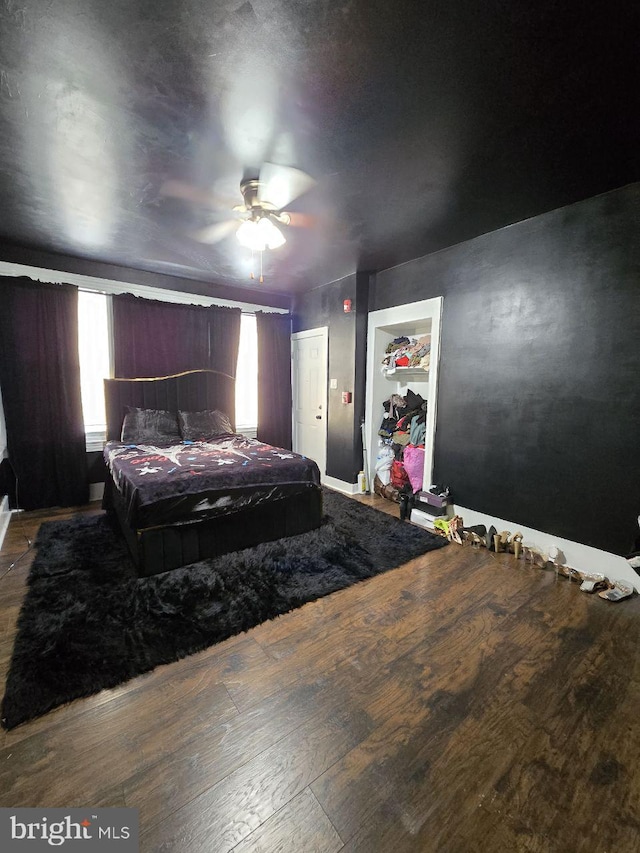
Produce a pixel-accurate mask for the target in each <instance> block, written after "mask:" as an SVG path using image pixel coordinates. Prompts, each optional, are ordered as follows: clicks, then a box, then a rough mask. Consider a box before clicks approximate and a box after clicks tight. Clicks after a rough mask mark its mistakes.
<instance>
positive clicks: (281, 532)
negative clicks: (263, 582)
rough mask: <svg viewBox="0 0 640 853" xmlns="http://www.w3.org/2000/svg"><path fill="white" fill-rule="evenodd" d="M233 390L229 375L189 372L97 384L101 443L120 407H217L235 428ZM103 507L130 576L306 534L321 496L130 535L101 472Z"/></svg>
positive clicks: (112, 430)
mask: <svg viewBox="0 0 640 853" xmlns="http://www.w3.org/2000/svg"><path fill="white" fill-rule="evenodd" d="M235 386H236V383H235V379H234V377H232V376H229V375H228V374H226V373H220V372H219V371H216V370H190V371H187V372H185V373H178V374H175V375H173V376H160V377H155V378H151V379H146V378H145V379H105V380H104V390H105V403H106V411H107V440H119V439H120V431H121V429H122V421H123V419H124V416H125V414H126V412H127V407H128V406H135V407H139V408H144V409H164V410H166V411H169V412H177V411H178V410H180V409H182V410H183V411H193V412H197V411H204V410H211V409H219V410H220V411H223V412H225V413H226V414H228V415H229V417H230V418H231V422H232V425H233V426H234V428H235V423H234V412H235ZM103 506H104V508H105V509H106V510H107V511H109V512H110V513H112V514H114V515H115V516H116V518H117V519H118V523H119V526H120V528H121V530H122V533H123V535H124V537H125V539H126V541H127V545H128V546H129V550H130V552H131V556H132V557H133V560H134V563H135V565H136V568H137V571H138V574H139V575H140V576H148V575H154V574H158V573H160V572H166V571H169V570H171V569H176V568H179V567H180V566H185V565H188V564H189V563H194V562H197V561H198V560H203V559H206V558H208V557H218V556H220V555H221V554H226V553H228V552H230V551H237V550H239V549H241V548H250V547H253V546H254V545H258V544H260V543H261V542H269V541H272V540H274V539H281V538H283V537H286V536H294V535H297V534H298V533H305V532H306V531H308V530H314V529H315V528H316V527H319V526H320V522H321V519H322V492H321V489H320V488H319V487H317V486H314V485H312V484H310V485H309V488H307V489H305V490H304V491H303V492H302V493H298V494H294V495H291V496H289V497H284V498H281V499H280V500H276V501H272V502H271V503H268V504H264V505H261V506H259V507H255V508H253V509H249V510H239V511H238V512H234V513H230V514H229V515H225V516H220V517H217V518H212V519H206V520H197V521H190V520H189V519H188V518H186V519H185V520H184V521H183V522H178V523H175V524H171V525H166V526H163V527H149V528H143V529H138V530H135V529H133V528H131V527H130V526H129V525H128V524H127V522H126V520H125V507H124V502H123V500H122V499H121V497H120V494H119V492H118V490H117V489H116V488H115V486H114V485H113V483H112V480H111V477H110V475H109V474H108V473H107V478H106V483H105V497H104V501H103Z"/></svg>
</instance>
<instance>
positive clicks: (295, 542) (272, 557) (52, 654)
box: [2, 490, 446, 729]
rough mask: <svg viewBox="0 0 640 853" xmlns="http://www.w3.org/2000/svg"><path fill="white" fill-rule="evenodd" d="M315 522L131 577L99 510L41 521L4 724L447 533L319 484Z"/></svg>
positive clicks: (390, 563)
mask: <svg viewBox="0 0 640 853" xmlns="http://www.w3.org/2000/svg"><path fill="white" fill-rule="evenodd" d="M324 511H325V518H324V520H323V524H322V526H321V527H319V528H318V529H317V530H314V531H311V532H310V533H303V534H302V535H300V536H293V537H291V538H289V539H280V540H278V541H276V542H269V543H266V544H264V545H258V546H257V547H255V548H249V549H247V550H246V551H237V552H235V553H233V554H226V555H225V556H222V557H218V558H216V559H211V560H203V561H202V562H199V563H194V564H193V565H191V566H187V567H185V568H182V569H176V570H174V571H172V572H166V573H164V574H160V575H153V576H152V577H146V578H138V577H136V575H135V573H134V570H133V567H132V565H131V562H130V560H129V556H128V552H127V550H126V546H125V544H124V541H123V540H122V539H121V537H120V535H119V534H118V533H117V532H116V531H115V530H114V529H113V528H112V526H111V524H110V521H109V520H108V518H107V517H106V516H85V517H82V516H78V517H76V518H75V519H72V520H71V521H57V522H55V521H54V522H47V523H45V524H43V525H42V527H41V528H40V532H39V534H38V539H37V542H36V546H37V549H38V553H37V555H36V557H35V560H34V562H33V566H32V568H31V572H30V575H29V581H28V583H29V587H28V591H27V595H26V597H25V601H24V604H23V607H22V611H21V614H20V617H19V621H18V633H17V637H16V642H15V648H14V651H13V658H12V661H11V667H10V670H9V675H8V677H7V684H6V692H5V696H4V700H3V703H2V725H3V727H4V728H7V729H11V728H13V727H14V726H17V725H18V724H19V723H23V722H25V721H26V720H29V719H32V718H33V717H37V716H40V715H41V714H44V713H45V712H46V711H49V710H50V709H51V708H55V707H56V706H58V705H61V704H63V703H64V702H69V701H71V700H72V699H77V698H78V697H81V696H89V695H91V694H93V693H97V692H98V691H100V690H102V689H104V688H107V687H114V686H115V685H117V684H120V683H122V682H123V681H127V680H128V679H130V678H133V677H134V676H136V675H140V674H141V673H143V672H148V671H149V670H151V669H153V668H154V667H156V666H158V664H163V663H169V662H171V661H175V660H178V659H179V658H183V657H186V656H187V655H189V654H192V653H193V652H196V651H199V650H200V649H204V648H206V647H207V646H211V645H213V644H214V643H218V642H220V641H222V640H224V639H226V638H227V637H230V636H232V635H233V634H238V633H240V632H242V631H247V630H248V629H249V628H252V627H253V626H254V625H257V624H258V623H260V622H264V621H265V620H267V619H273V618H274V617H275V616H278V615H280V614H282V613H286V612H287V611H288V610H292V609H294V608H296V607H300V606H301V605H303V604H305V603H306V602H308V601H313V600H314V599H316V598H320V597H321V596H323V595H328V594H329V593H332V592H335V591H336V590H338V589H343V588H344V587H347V586H350V585H351V584H353V583H356V582H358V581H362V580H365V579H366V578H370V577H372V576H374V575H377V574H380V573H381V572H386V571H388V570H389V569H393V568H395V567H397V566H399V565H401V564H402V563H404V562H406V561H407V560H410V559H411V558H413V557H416V556H418V555H419V554H423V553H425V552H427V551H431V550H433V549H434V548H439V547H441V546H442V545H445V544H446V540H445V539H442V538H440V537H437V536H434V535H433V534H431V533H429V532H427V531H426V530H422V529H421V528H418V527H416V526H414V525H410V524H407V523H402V522H401V521H400V520H399V519H397V518H393V517H390V516H388V515H386V514H384V513H381V512H378V511H376V510H373V509H370V508H369V507H366V506H363V505H362V504H359V503H357V502H356V501H353V500H350V499H348V498H345V497H343V496H342V495H339V494H337V493H336V492H329V491H327V490H325V491H324Z"/></svg>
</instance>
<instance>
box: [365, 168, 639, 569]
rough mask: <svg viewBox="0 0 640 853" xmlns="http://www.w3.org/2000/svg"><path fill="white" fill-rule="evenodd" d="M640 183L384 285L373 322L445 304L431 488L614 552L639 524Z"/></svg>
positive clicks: (429, 260)
mask: <svg viewBox="0 0 640 853" xmlns="http://www.w3.org/2000/svg"><path fill="white" fill-rule="evenodd" d="M639 214H640V184H633V185H630V186H628V187H624V188H622V189H619V190H614V191H612V192H610V193H606V194H605V195H602V196H597V197H595V198H592V199H589V200H587V201H584V202H580V203H578V204H575V205H571V206H569V207H566V208H562V209H560V210H556V211H553V212H551V213H548V214H544V215H542V216H538V217H536V218H534V219H530V220H528V221H525V222H521V223H518V224H516V225H512V226H510V227H508V228H504V229H502V230H500V231H496V232H494V233H491V234H486V235H484V236H482V237H478V238H476V239H474V240H470V241H468V242H466V243H462V244H460V245H458V246H454V247H452V248H450V249H445V250H443V251H441V252H438V253H435V254H433V255H429V256H426V257H423V258H419V259H417V260H415V261H411V262H409V263H407V264H404V265H402V266H399V267H396V268H393V269H389V270H385V271H384V272H381V273H378V275H377V277H376V280H375V282H372V284H371V289H370V298H369V308H370V310H372V311H373V310H376V309H379V308H388V307H390V306H393V305H401V304H404V303H408V302H413V301H415V300H418V299H426V298H429V297H432V296H439V295H442V296H444V312H443V328H442V349H441V362H440V379H439V393H438V415H437V432H436V442H435V472H434V477H435V480H436V482H438V483H441V482H445V483H447V484H449V485H450V486H451V488H452V491H453V495H454V498H455V501H456V503H459V504H461V505H462V506H468V507H470V508H473V509H476V510H478V511H482V512H485V513H488V514H490V515H495V516H498V517H502V518H507V519H512V520H513V521H515V522H519V523H521V524H523V525H528V526H531V527H534V528H537V529H540V530H544V531H547V532H550V533H553V534H556V535H558V536H563V537H566V538H568V539H572V540H575V541H578V542H582V543H584V544H587V545H592V546H595V547H598V548H602V549H605V550H609V551H613V552H615V553H620V554H624V553H626V552H627V551H628V550H629V548H630V546H631V544H632V542H633V540H634V538H635V535H636V530H637V522H636V517H637V515H638V513H639V512H640V477H639V476H638V471H639V467H640V465H639V463H640V429H639V427H638V416H639V415H640V278H639V272H640V241H639V240H638V223H639V222H640V218H639Z"/></svg>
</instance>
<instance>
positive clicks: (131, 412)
mask: <svg viewBox="0 0 640 853" xmlns="http://www.w3.org/2000/svg"><path fill="white" fill-rule="evenodd" d="M127 408H128V411H127V414H126V415H125V416H124V421H123V423H122V434H121V436H120V439H121V441H123V442H124V443H125V444H179V443H180V442H181V441H182V438H181V436H180V430H179V428H178V419H177V418H176V415H175V412H164V411H162V410H161V409H136V408H133V407H132V406H128V407H127Z"/></svg>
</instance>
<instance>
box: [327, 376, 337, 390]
mask: <svg viewBox="0 0 640 853" xmlns="http://www.w3.org/2000/svg"><path fill="white" fill-rule="evenodd" d="M329 388H331V390H332V391H337V390H338V380H337V379H332V380H331V382H330V383H329Z"/></svg>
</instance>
